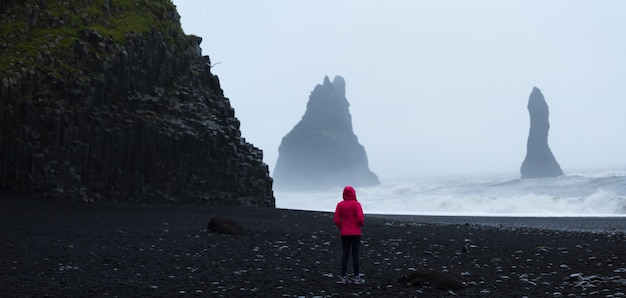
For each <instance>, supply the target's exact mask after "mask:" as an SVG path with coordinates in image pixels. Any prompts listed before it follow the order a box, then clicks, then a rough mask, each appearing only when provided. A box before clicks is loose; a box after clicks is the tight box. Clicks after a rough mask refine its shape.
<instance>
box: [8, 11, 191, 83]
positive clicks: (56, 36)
mask: <svg viewBox="0 0 626 298" xmlns="http://www.w3.org/2000/svg"><path fill="white" fill-rule="evenodd" d="M41 3H45V4H43V5H42V4H41ZM36 5H40V6H39V17H38V19H37V24H36V25H34V26H28V24H27V21H28V20H27V17H26V16H27V15H28V13H29V11H30V9H29V7H35V6H36ZM175 10H176V8H175V6H174V4H173V3H172V2H171V1H170V0H92V1H84V0H65V1H45V2H43V1H36V0H24V1H22V2H18V3H16V4H13V5H11V6H9V7H8V9H7V10H6V11H4V12H3V13H2V14H0V16H1V18H2V21H1V22H0V40H5V41H7V42H3V43H2V42H0V51H2V52H4V53H6V55H3V59H2V60H0V73H7V72H9V71H10V70H11V69H14V68H16V67H35V68H41V67H43V68H45V67H46V66H42V65H37V64H38V63H37V61H39V60H40V59H38V57H40V56H41V55H55V54H57V53H63V52H66V51H68V50H70V49H71V47H72V46H73V45H74V43H75V41H76V40H77V39H79V38H80V36H81V33H82V32H83V31H84V30H85V29H91V30H94V31H96V32H98V33H99V34H100V35H102V36H104V37H106V38H111V39H112V40H113V41H115V42H117V43H120V44H124V43H125V42H126V35H127V34H128V33H131V32H133V33H144V32H148V31H150V30H151V28H152V27H154V28H155V29H156V30H158V31H161V32H163V33H164V34H163V35H164V37H165V38H166V40H165V42H170V43H171V42H173V41H174V39H173V38H172V37H171V36H170V34H168V32H175V33H179V34H181V35H182V34H184V33H183V31H182V28H181V27H180V24H179V23H176V22H173V21H171V20H170V17H169V16H171V15H172V14H174V13H175ZM12 18H13V19H12ZM28 28H30V31H28ZM174 45H177V46H179V45H180V44H174Z"/></svg>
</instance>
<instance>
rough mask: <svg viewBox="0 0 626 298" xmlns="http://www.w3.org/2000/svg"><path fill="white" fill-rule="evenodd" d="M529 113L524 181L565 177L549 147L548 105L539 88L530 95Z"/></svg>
mask: <svg viewBox="0 0 626 298" xmlns="http://www.w3.org/2000/svg"><path fill="white" fill-rule="evenodd" d="M528 113H529V114H530V132H529V134H528V143H527V144H526V158H525V159H524V162H522V168H521V170H520V171H521V174H522V179H527V178H541V177H556V176H561V175H563V171H562V170H561V166H559V163H558V162H557V161H556V158H554V155H553V154H552V151H551V150H550V147H549V146H548V131H549V130H550V121H549V119H548V118H549V111H548V104H547V103H546V101H545V99H544V97H543V94H541V90H539V88H537V87H533V91H532V93H531V94H530V98H529V100H528Z"/></svg>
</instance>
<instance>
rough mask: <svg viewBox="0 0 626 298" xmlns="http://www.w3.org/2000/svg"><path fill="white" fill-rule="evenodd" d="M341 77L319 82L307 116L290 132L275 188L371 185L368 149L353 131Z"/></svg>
mask: <svg viewBox="0 0 626 298" xmlns="http://www.w3.org/2000/svg"><path fill="white" fill-rule="evenodd" d="M345 85H346V84H345V81H344V79H343V78H342V77H340V76H336V77H335V78H334V79H333V81H332V83H331V81H330V80H329V78H328V77H324V83H323V84H321V85H317V86H315V89H314V90H313V92H311V95H310V96H309V102H308V103H307V109H306V112H305V113H304V116H302V119H301V120H300V122H298V124H296V126H294V128H293V129H292V130H291V131H290V132H289V133H288V134H287V135H286V136H285V137H283V140H282V142H281V144H280V147H279V149H278V152H279V156H278V161H277V162H276V167H275V169H274V175H273V178H274V189H275V190H320V189H328V188H331V187H343V186H345V185H353V186H372V185H377V184H379V183H380V182H379V181H378V177H377V176H376V174H374V173H373V172H371V171H370V170H369V167H368V160H367V155H366V153H365V148H364V147H363V146H362V145H361V144H359V141H358V138H357V136H356V135H355V134H354V132H353V130H352V116H351V115H350V110H349V106H350V103H348V100H347V99H346V95H345V94H346V86H345Z"/></svg>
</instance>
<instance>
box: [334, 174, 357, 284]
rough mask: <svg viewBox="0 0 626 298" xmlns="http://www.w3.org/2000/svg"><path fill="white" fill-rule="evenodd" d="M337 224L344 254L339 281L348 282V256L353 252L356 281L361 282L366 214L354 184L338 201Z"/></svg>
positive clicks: (335, 217)
mask: <svg viewBox="0 0 626 298" xmlns="http://www.w3.org/2000/svg"><path fill="white" fill-rule="evenodd" d="M333 219H334V221H335V225H337V227H338V228H339V231H340V235H341V245H342V248H343V255H342V258H341V275H340V280H339V283H346V282H348V276H347V267H348V258H349V257H350V253H352V266H353V268H354V283H355V284H361V283H363V279H362V278H361V275H360V273H359V249H360V246H361V235H362V233H361V227H362V226H363V221H364V216H363V208H362V207H361V203H359V202H358V201H357V200H356V191H355V190H354V188H353V187H352V186H346V187H344V189H343V201H341V202H339V203H337V208H336V209H335V216H334V218H333Z"/></svg>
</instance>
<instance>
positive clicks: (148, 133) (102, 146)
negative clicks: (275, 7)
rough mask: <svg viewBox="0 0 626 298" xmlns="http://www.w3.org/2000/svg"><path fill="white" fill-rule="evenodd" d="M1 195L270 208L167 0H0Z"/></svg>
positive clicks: (268, 185) (255, 154) (230, 118)
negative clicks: (13, 193) (11, 192)
mask: <svg viewBox="0 0 626 298" xmlns="http://www.w3.org/2000/svg"><path fill="white" fill-rule="evenodd" d="M0 9H1V10H0V12H1V19H2V22H1V23H0V26H1V28H2V31H0V34H1V35H2V36H1V38H0V40H1V41H0V49H2V53H6V54H3V58H2V62H0V63H1V64H0V129H1V131H0V190H3V191H19V192H22V193H26V194H33V195H38V196H44V197H51V198H61V199H68V198H69V199H76V200H86V201H91V200H134V201H172V202H197V203H208V204H243V205H255V206H268V207H273V206H275V203H274V196H273V192H272V179H271V178H270V177H269V171H268V168H267V165H266V164H264V163H263V156H262V151H261V150H259V149H257V148H255V147H254V146H252V145H251V144H248V143H246V142H245V140H244V139H243V138H242V137H241V133H240V130H239V121H238V120H237V119H236V118H235V115H234V110H233V109H232V108H231V106H230V103H229V100H228V99H227V98H225V97H224V94H223V91H222V90H221V88H220V85H219V81H218V78H217V77H216V76H214V75H212V74H211V67H210V63H211V62H210V60H209V58H208V57H207V56H202V54H201V50H200V47H199V44H200V42H201V39H200V38H199V37H195V36H187V35H185V34H184V33H183V32H182V30H181V28H180V22H179V16H178V14H177V12H176V9H175V7H174V5H173V4H172V3H171V2H170V1H163V0H141V1H129V0H127V1H110V0H109V1H107V0H99V1H98V0H96V1H58V2H57V1H45V0H38V1H35V0H27V1H20V2H18V1H3V2H2V5H0Z"/></svg>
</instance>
